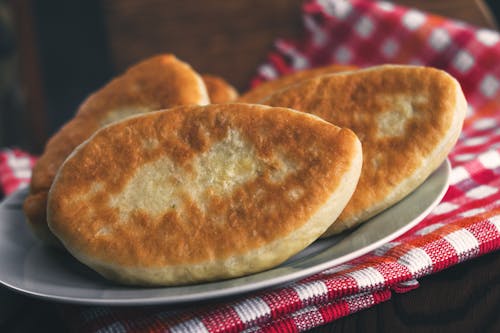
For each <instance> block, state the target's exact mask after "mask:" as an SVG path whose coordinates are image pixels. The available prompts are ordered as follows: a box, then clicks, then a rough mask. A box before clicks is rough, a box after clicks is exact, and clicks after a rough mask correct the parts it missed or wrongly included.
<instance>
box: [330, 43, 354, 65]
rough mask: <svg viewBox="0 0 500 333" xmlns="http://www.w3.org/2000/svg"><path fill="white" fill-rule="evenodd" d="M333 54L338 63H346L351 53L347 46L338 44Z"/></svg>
mask: <svg viewBox="0 0 500 333" xmlns="http://www.w3.org/2000/svg"><path fill="white" fill-rule="evenodd" d="M333 56H334V58H335V60H336V61H337V62H338V63H340V64H347V63H349V62H350V61H351V58H352V53H351V50H350V49H348V48H347V47H345V46H340V47H339V48H337V50H336V51H335V54H334V55H333Z"/></svg>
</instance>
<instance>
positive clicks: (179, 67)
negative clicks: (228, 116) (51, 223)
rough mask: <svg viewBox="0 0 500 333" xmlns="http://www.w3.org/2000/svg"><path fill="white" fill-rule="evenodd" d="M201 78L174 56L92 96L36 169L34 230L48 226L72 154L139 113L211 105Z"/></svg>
mask: <svg viewBox="0 0 500 333" xmlns="http://www.w3.org/2000/svg"><path fill="white" fill-rule="evenodd" d="M207 103H208V95H207V92H206V88H205V86H204V84H203V82H202V80H201V78H200V76H199V75H198V74H197V73H196V72H194V71H193V70H192V69H191V67H190V66H189V65H187V64H185V63H184V62H182V61H180V60H178V59H177V58H175V56H173V55H169V54H167V55H159V56H155V57H152V58H149V59H147V60H144V61H142V62H140V63H139V64H137V65H135V66H133V67H131V68H130V69H129V70H128V71H126V72H125V73H124V74H123V75H121V76H119V77H117V78H115V79H114V80H112V81H111V82H109V83H108V84H107V85H105V86H104V87H102V88H101V89H99V90H97V91H96V92H95V93H93V94H92V95H90V96H89V97H88V98H87V99H86V100H85V101H84V102H83V103H82V105H81V106H80V108H79V110H78V112H77V114H76V116H75V117H74V118H73V119H71V120H70V121H69V122H68V123H66V124H65V125H64V126H63V127H62V128H61V129H60V130H59V131H58V132H56V133H55V134H54V135H53V136H52V137H51V138H50V140H49V141H48V142H47V145H46V147H45V150H44V152H43V154H42V155H41V156H40V158H39V159H38V161H37V163H36V164H35V166H34V169H33V173H32V178H31V184H30V193H31V194H30V195H29V196H28V198H27V200H26V202H25V204H24V211H25V213H26V215H27V217H28V220H29V221H30V223H31V224H32V225H37V224H40V225H42V226H43V225H46V219H45V213H44V212H45V210H44V209H43V210H41V209H40V208H41V207H43V206H44V205H45V204H46V202H45V201H44V202H39V201H40V200H43V198H44V197H45V196H43V195H39V193H41V192H46V191H48V189H49V188H50V186H51V184H52V180H53V179H54V176H55V174H56V172H57V170H58V169H59V167H60V166H61V164H62V162H63V161H64V160H65V159H66V157H67V156H68V155H69V154H70V153H71V151H72V150H73V149H74V148H75V147H76V146H78V145H79V144H80V143H82V142H83V141H84V140H86V139H87V138H88V137H90V136H91V135H92V134H93V133H94V132H95V131H96V130H97V129H99V128H100V127H102V126H105V125H107V124H109V123H110V122H113V121H116V120H119V119H122V118H125V117H128V116H131V115H134V114H136V113H142V112H148V111H152V110H158V109H164V108H168V107H172V106H177V105H184V104H207Z"/></svg>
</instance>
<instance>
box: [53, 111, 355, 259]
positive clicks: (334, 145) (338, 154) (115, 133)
mask: <svg viewBox="0 0 500 333" xmlns="http://www.w3.org/2000/svg"><path fill="white" fill-rule="evenodd" d="M235 109H237V110H239V111H242V110H243V111H245V112H234V110H235ZM270 111H271V112H270ZM230 129H231V130H237V131H238V132H239V133H241V135H242V136H243V137H244V138H245V140H248V141H249V142H251V144H252V146H253V147H254V149H255V153H256V154H257V156H259V158H260V159H262V160H263V161H264V162H265V163H271V164H272V160H273V159H272V158H273V156H274V155H275V154H277V153H279V154H284V155H286V156H287V158H289V159H291V160H293V161H295V163H297V165H298V167H297V171H296V172H294V173H292V174H291V175H289V176H287V178H286V179H285V180H283V181H282V182H278V183H276V182H274V181H272V180H271V179H270V175H269V172H270V170H272V168H273V166H272V165H268V166H267V168H266V169H265V170H264V171H263V173H262V174H261V175H259V177H257V178H256V179H254V180H252V181H249V182H247V183H244V184H243V185H241V186H240V187H239V188H237V189H236V190H234V191H233V192H232V193H231V194H230V195H229V196H226V197H220V196H217V195H213V196H211V197H210V199H209V207H208V208H207V210H206V211H207V212H209V213H207V214H204V213H203V212H202V211H200V209H199V207H198V205H197V203H196V202H192V201H190V200H189V198H186V200H185V202H184V204H185V205H187V209H185V210H184V213H183V214H184V215H183V217H180V216H179V215H178V214H177V213H176V210H175V209H174V208H172V209H171V207H165V212H164V214H163V215H162V217H160V218H155V217H152V216H150V215H148V212H145V211H137V212H136V213H135V214H134V215H133V218H132V219H131V220H127V221H120V218H119V216H118V212H117V210H116V209H114V208H111V207H110V206H109V199H110V197H111V196H112V195H114V194H117V193H119V192H120V191H122V190H123V188H124V186H125V185H126V184H127V182H128V181H129V180H130V179H131V177H132V176H133V175H134V173H136V172H137V170H138V169H139V168H141V167H142V166H144V165H145V164H147V163H150V162H154V161H156V160H158V159H160V158H165V157H167V158H168V159H170V160H171V161H173V162H174V163H175V164H176V166H177V167H180V168H183V170H190V168H191V167H192V166H191V165H190V163H191V161H192V159H193V158H194V156H196V155H199V154H201V153H203V152H205V151H207V149H209V148H210V147H211V146H212V145H213V144H214V143H215V142H218V141H220V140H222V139H223V138H224V137H225V136H226V135H227V133H228V131H229V130H230ZM145 138H147V139H154V140H158V145H157V146H155V147H151V148H150V149H147V150H144V149H143V148H141V147H142V145H141V142H142V140H144V139H145ZM357 142H358V140H357V138H356V136H355V135H354V134H353V133H352V132H351V131H350V130H345V129H340V128H338V127H336V126H333V125H331V124H329V123H327V122H324V121H321V120H319V121H318V119H317V118H310V116H308V115H306V114H303V113H300V112H292V111H290V110H288V109H283V108H273V109H269V108H267V107H263V106H257V105H249V104H219V105H209V106H206V107H178V108H174V109H170V110H167V111H162V112H155V113H150V114H147V115H142V116H140V117H134V118H131V119H128V120H125V121H123V122H120V123H116V124H113V125H112V126H109V127H107V128H104V129H102V130H100V131H99V132H97V133H96V134H95V135H94V136H93V137H92V138H91V140H90V141H88V142H87V143H86V144H85V145H82V146H80V147H79V148H78V151H77V152H75V153H74V155H72V157H71V158H69V159H68V160H67V161H66V162H65V164H64V165H63V167H62V168H61V170H60V171H59V173H58V176H57V179H56V181H55V182H54V185H53V186H52V189H51V191H50V195H49V205H48V207H49V221H50V222H49V223H50V227H51V229H52V231H53V232H54V233H55V234H56V235H57V236H58V237H59V238H60V239H62V240H63V242H64V243H65V244H66V245H67V246H69V247H70V248H71V249H72V252H77V253H83V255H85V256H88V257H92V258H94V259H95V260H98V261H104V262H112V263H114V264H117V265H125V266H127V265H131V266H140V267H162V266H165V265H179V264H189V263H197V262H203V261H207V260H208V261H210V260H212V259H221V258H226V257H228V256H231V255H235V254H241V253H244V252H246V251H249V250H251V249H254V248H257V247H259V246H262V245H263V244H266V243H268V242H271V241H273V240H275V239H277V238H280V237H281V236H283V235H286V234H288V233H290V232H291V231H293V230H295V229H297V228H298V227H300V226H301V225H302V224H304V223H305V222H306V221H307V219H308V218H309V217H310V216H311V215H312V214H314V212H315V211H316V210H317V209H318V207H319V206H321V205H323V204H324V203H325V201H326V200H327V198H328V197H329V196H330V195H331V193H332V192H333V191H334V190H335V188H336V187H337V186H338V183H339V181H340V180H339V178H340V176H341V175H343V174H345V173H346V171H347V170H349V168H351V163H352V160H353V159H354V155H355V154H359V148H357V149H355V147H358V146H356V144H357ZM266 161H267V162H266ZM353 181H355V180H353ZM96 182H98V183H100V184H104V188H102V190H99V191H97V192H95V194H92V195H91V196H90V197H86V198H85V200H79V199H78V198H79V196H84V195H86V194H85V193H89V192H88V191H89V190H90V189H91V187H92V186H94V185H95V183H96ZM93 184H94V185H93ZM293 188H301V189H304V191H305V195H303V196H301V197H300V199H293V200H292V199H291V198H290V197H289V196H287V195H286V193H288V190H290V189H293ZM208 190H209V189H208ZM216 217H222V220H223V221H225V222H224V223H217V222H216V221H215V220H214V218H216ZM104 226H107V227H109V228H111V229H112V232H111V233H110V234H109V235H99V233H98V231H99V230H101V228H102V227H104Z"/></svg>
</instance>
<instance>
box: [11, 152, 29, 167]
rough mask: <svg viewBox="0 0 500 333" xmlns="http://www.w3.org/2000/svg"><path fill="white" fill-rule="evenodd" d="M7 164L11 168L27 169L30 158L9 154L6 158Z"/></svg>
mask: <svg viewBox="0 0 500 333" xmlns="http://www.w3.org/2000/svg"><path fill="white" fill-rule="evenodd" d="M7 164H8V165H9V166H10V167H11V168H12V169H19V168H24V169H29V167H30V159H29V158H27V157H15V156H14V155H9V158H8V159H7Z"/></svg>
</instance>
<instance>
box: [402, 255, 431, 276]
mask: <svg viewBox="0 0 500 333" xmlns="http://www.w3.org/2000/svg"><path fill="white" fill-rule="evenodd" d="M398 263H399V264H401V265H404V266H406V268H408V270H409V271H410V273H411V274H412V275H414V276H415V274H418V275H419V276H420V275H421V274H422V275H423V274H424V273H427V272H429V271H430V270H431V269H432V265H433V262H432V259H431V257H429V255H428V254H427V252H425V251H424V250H422V249H421V248H414V249H411V250H410V251H408V252H406V253H405V254H404V255H402V256H401V257H400V258H399V259H398Z"/></svg>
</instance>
